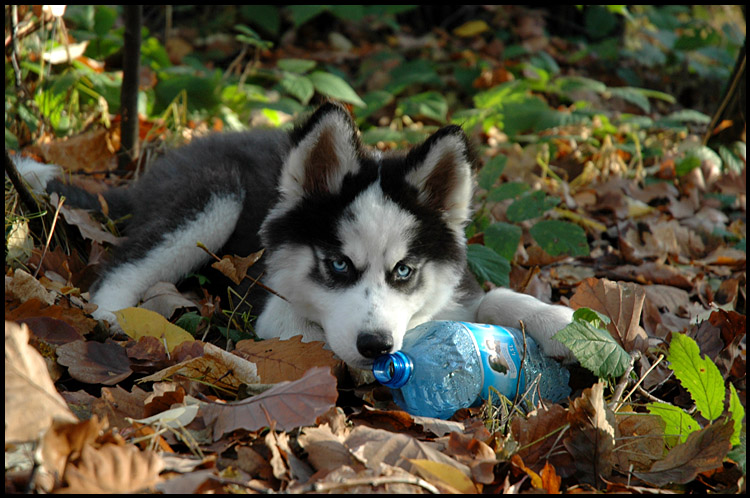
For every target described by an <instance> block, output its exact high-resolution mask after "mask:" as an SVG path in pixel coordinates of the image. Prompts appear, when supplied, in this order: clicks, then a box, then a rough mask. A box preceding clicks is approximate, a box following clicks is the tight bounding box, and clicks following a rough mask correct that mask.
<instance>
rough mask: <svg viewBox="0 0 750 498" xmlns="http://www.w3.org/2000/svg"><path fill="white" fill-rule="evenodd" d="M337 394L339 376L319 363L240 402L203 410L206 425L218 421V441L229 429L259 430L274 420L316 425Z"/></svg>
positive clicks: (287, 426)
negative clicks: (297, 377) (295, 376)
mask: <svg viewBox="0 0 750 498" xmlns="http://www.w3.org/2000/svg"><path fill="white" fill-rule="evenodd" d="M337 397H338V391H337V390H336V378H335V377H334V376H333V375H331V372H330V369H328V368H325V367H316V368H311V369H310V370H308V371H307V373H306V374H305V375H304V376H303V377H302V378H301V379H299V380H295V381H292V382H280V383H279V384H277V385H276V386H274V387H272V388H271V389H269V390H268V391H266V392H264V393H262V394H259V395H258V396H254V397H252V398H249V399H246V400H243V401H239V402H236V403H227V404H222V403H207V404H205V405H203V406H202V408H201V411H202V412H203V418H204V420H205V422H206V425H209V424H211V423H213V424H214V434H213V435H214V441H218V440H219V439H220V438H221V436H222V435H223V434H225V433H227V432H232V431H234V430H236V429H245V430H248V431H256V430H258V429H260V428H262V427H266V426H268V425H270V424H271V422H274V421H275V422H276V427H277V428H278V429H280V430H283V431H287V430H291V429H295V428H297V427H303V426H306V425H312V424H314V423H315V418H316V417H317V416H318V415H321V414H322V413H325V412H326V411H328V410H329V409H330V408H331V406H333V404H334V403H335V402H336V398H337ZM269 419H270V420H269Z"/></svg>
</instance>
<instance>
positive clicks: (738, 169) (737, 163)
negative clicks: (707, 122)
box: [719, 145, 745, 174]
mask: <svg viewBox="0 0 750 498" xmlns="http://www.w3.org/2000/svg"><path fill="white" fill-rule="evenodd" d="M719 155H720V156H721V159H722V160H723V161H724V165H725V167H726V169H728V170H730V171H734V172H735V173H737V174H741V173H742V170H743V169H745V160H744V159H743V158H741V157H740V156H738V155H737V154H736V153H735V151H734V150H732V149H730V148H729V147H726V146H724V145H719Z"/></svg>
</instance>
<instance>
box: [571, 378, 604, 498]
mask: <svg viewBox="0 0 750 498" xmlns="http://www.w3.org/2000/svg"><path fill="white" fill-rule="evenodd" d="M568 420H569V421H570V423H571V428H570V431H569V432H568V434H567V435H566V437H565V439H564V440H563V444H564V445H565V448H566V449H567V450H568V452H569V453H570V454H571V455H572V457H573V462H574V464H575V467H576V475H577V476H578V477H579V478H580V479H581V481H583V482H586V483H588V484H591V485H593V486H596V487H597V488H599V487H601V486H602V484H603V482H602V479H609V477H610V475H611V473H612V467H613V463H614V461H613V456H612V452H613V450H614V447H615V426H614V425H615V424H614V413H613V412H612V411H611V410H610V409H609V407H607V405H606V403H604V383H603V382H597V383H596V384H594V385H593V386H592V387H590V388H588V389H585V390H584V391H583V395H582V396H581V397H579V398H576V399H574V400H573V401H572V402H571V405H570V408H569V410H568Z"/></svg>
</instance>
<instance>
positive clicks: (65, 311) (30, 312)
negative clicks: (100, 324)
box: [5, 299, 96, 344]
mask: <svg viewBox="0 0 750 498" xmlns="http://www.w3.org/2000/svg"><path fill="white" fill-rule="evenodd" d="M40 316H48V317H50V318H55V319H58V320H62V321H63V322H65V323H67V324H68V325H70V326H71V327H73V328H75V329H76V330H77V331H78V333H79V334H80V335H86V334H88V333H89V332H91V331H92V330H94V328H95V327H96V320H94V319H92V318H89V317H87V316H86V315H85V314H84V313H83V311H81V310H80V309H77V308H63V307H62V306H47V305H46V304H44V303H42V302H41V301H39V300H38V299H29V300H28V301H26V302H25V303H23V304H22V305H21V306H18V307H17V308H15V309H13V310H10V311H8V310H6V314H5V319H6V320H14V321H19V320H20V319H22V318H31V317H40ZM47 342H50V343H53V344H57V342H56V341H52V340H47Z"/></svg>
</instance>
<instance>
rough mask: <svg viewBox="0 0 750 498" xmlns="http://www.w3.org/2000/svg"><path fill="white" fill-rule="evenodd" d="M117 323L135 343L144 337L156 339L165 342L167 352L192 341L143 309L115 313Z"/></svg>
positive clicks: (186, 334) (154, 314)
mask: <svg viewBox="0 0 750 498" xmlns="http://www.w3.org/2000/svg"><path fill="white" fill-rule="evenodd" d="M115 316H116V317H117V322H118V323H119V324H120V327H122V330H123V332H125V333H126V334H128V336H129V337H132V338H133V339H135V340H136V341H137V340H138V339H140V338H141V337H144V336H151V337H156V338H157V339H159V340H161V341H164V340H166V341H167V350H168V351H169V352H172V350H173V349H174V348H175V347H176V346H177V345H178V344H181V343H183V342H185V341H194V340H195V339H194V338H193V336H192V335H190V334H189V333H188V332H187V331H185V330H183V329H181V328H180V327H178V326H177V325H174V324H172V323H169V322H168V321H167V319H166V318H164V317H163V316H161V315H160V314H159V313H156V312H155V311H151V310H147V309H145V308H125V309H122V310H120V311H115Z"/></svg>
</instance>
